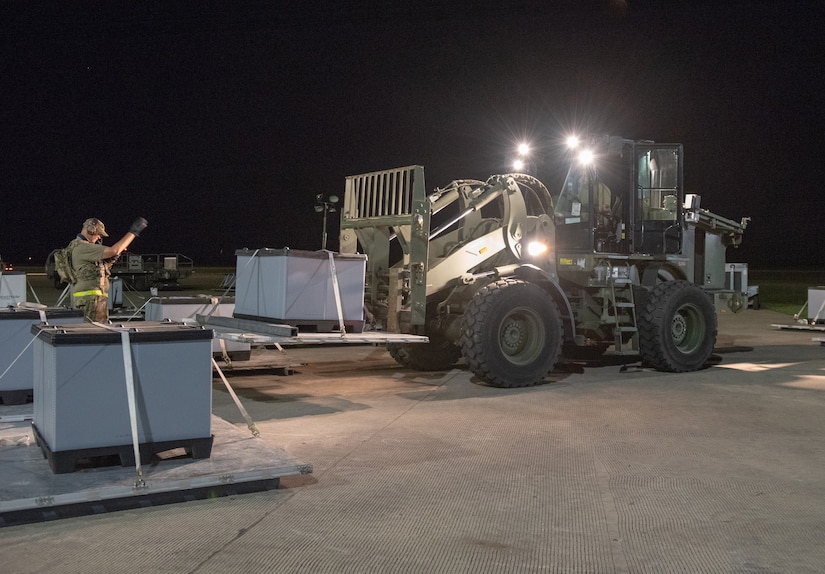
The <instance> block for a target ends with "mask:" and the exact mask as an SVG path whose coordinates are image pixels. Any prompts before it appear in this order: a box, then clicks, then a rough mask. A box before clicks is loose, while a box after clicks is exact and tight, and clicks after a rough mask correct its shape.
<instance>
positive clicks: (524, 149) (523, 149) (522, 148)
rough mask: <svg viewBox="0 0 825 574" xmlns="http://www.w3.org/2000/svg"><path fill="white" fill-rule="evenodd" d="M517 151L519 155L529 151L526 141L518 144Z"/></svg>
mask: <svg viewBox="0 0 825 574" xmlns="http://www.w3.org/2000/svg"><path fill="white" fill-rule="evenodd" d="M518 153H519V155H527V154H528V153H530V146H529V145H527V144H526V143H520V144H518Z"/></svg>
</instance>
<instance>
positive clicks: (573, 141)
mask: <svg viewBox="0 0 825 574" xmlns="http://www.w3.org/2000/svg"><path fill="white" fill-rule="evenodd" d="M567 147H569V148H570V149H576V148H577V147H579V137H578V136H570V137H568V138H567Z"/></svg>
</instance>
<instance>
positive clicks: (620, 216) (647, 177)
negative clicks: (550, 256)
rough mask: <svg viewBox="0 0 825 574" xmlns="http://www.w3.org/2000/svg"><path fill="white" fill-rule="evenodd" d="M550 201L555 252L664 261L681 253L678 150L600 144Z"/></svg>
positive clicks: (616, 141)
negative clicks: (662, 257)
mask: <svg viewBox="0 0 825 574" xmlns="http://www.w3.org/2000/svg"><path fill="white" fill-rule="evenodd" d="M596 143H599V144H601V145H600V146H598V147H595V148H591V149H589V150H585V151H583V152H581V153H580V154H579V155H578V156H577V157H576V158H574V161H573V162H572V164H571V166H570V168H569V170H568V173H567V177H566V178H565V181H564V185H563V187H562V190H561V192H560V193H559V195H558V198H557V199H556V201H555V221H556V241H557V249H559V250H560V251H562V252H565V251H579V252H581V251H588V252H595V253H617V254H625V255H627V254H631V253H640V254H647V255H665V254H674V253H679V252H680V251H681V247H682V245H681V244H682V224H683V221H682V209H681V206H682V204H683V194H684V190H683V187H682V146H681V145H680V144H654V143H651V142H634V141H630V140H623V139H621V138H604V139H603V140H599V141H598V142H596Z"/></svg>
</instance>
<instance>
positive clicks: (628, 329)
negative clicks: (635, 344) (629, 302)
mask: <svg viewBox="0 0 825 574" xmlns="http://www.w3.org/2000/svg"><path fill="white" fill-rule="evenodd" d="M614 329H615V332H616V333H638V332H639V329H637V328H636V327H632V326H630V325H617V326H616V327H614Z"/></svg>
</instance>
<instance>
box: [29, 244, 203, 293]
mask: <svg viewBox="0 0 825 574" xmlns="http://www.w3.org/2000/svg"><path fill="white" fill-rule="evenodd" d="M55 251H56V250H55ZM193 267H194V265H193V263H192V260H191V259H190V258H189V257H187V256H185V255H181V254H180V253H150V254H144V255H139V254H137V253H128V252H127V253H123V254H121V256H120V257H119V258H118V260H117V261H116V262H115V263H114V264H113V265H112V267H111V269H110V272H111V274H112V277H120V278H121V279H123V281H124V282H125V283H126V284H127V285H128V286H129V288H130V289H134V290H137V291H145V290H146V289H149V288H150V287H158V288H162V289H178V288H180V284H179V281H180V280H181V279H185V278H186V277H189V276H190V275H191V274H192V270H193ZM45 271H46V277H48V278H49V280H50V281H52V282H53V283H54V286H55V288H56V289H63V288H64V287H65V286H66V284H65V283H63V282H62V281H61V279H60V276H59V275H58V274H57V270H56V269H55V265H54V251H52V252H51V253H49V255H48V257H47V258H46V265H45Z"/></svg>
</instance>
